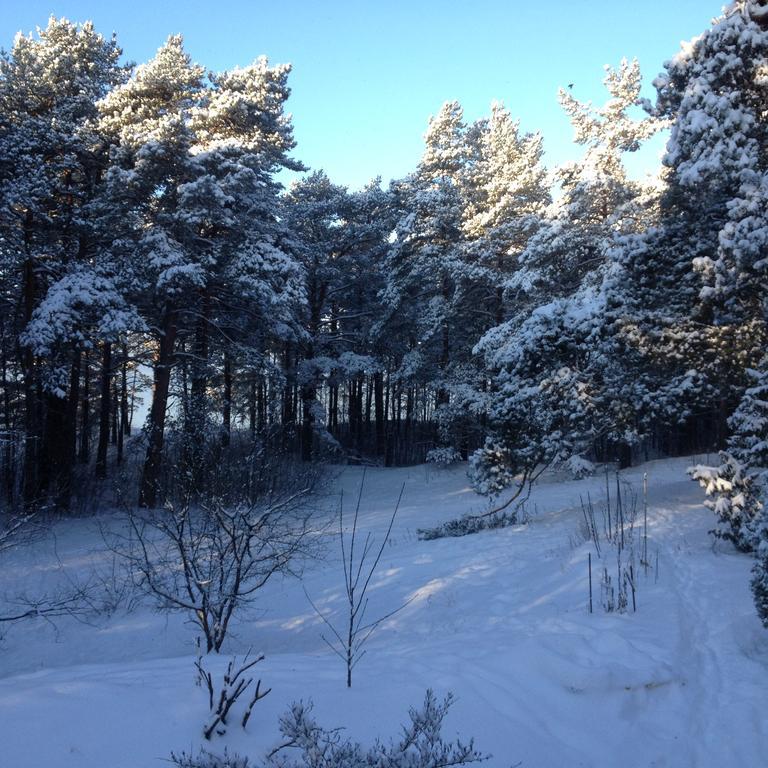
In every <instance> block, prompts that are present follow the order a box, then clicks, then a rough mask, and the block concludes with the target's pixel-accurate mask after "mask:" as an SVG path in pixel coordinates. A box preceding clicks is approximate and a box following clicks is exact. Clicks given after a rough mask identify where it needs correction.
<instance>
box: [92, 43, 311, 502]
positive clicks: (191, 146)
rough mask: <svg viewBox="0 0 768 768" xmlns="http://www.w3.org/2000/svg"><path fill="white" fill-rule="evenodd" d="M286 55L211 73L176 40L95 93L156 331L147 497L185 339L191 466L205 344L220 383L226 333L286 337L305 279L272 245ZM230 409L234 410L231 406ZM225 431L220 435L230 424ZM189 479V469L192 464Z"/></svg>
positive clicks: (204, 440) (125, 243) (201, 430)
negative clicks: (281, 62) (254, 326)
mask: <svg viewBox="0 0 768 768" xmlns="http://www.w3.org/2000/svg"><path fill="white" fill-rule="evenodd" d="M289 71H290V67H288V66H278V67H270V66H269V65H268V63H267V61H266V59H263V58H262V59H258V60H257V61H256V62H255V63H254V64H252V65H250V66H249V67H245V68H243V69H235V70H233V71H231V72H225V73H222V74H214V75H211V76H210V82H209V84H206V83H205V82H204V79H203V76H204V69H203V68H202V67H200V66H198V65H196V64H193V63H192V61H191V59H190V57H189V56H188V54H187V53H186V52H185V51H184V48H183V42H182V40H181V38H180V37H178V36H176V37H171V38H169V39H168V41H167V43H166V44H165V45H164V46H163V47H162V48H160V50H159V51H158V53H157V55H156V56H155V58H154V59H153V60H152V61H150V62H149V63H147V64H145V65H142V66H140V67H138V68H137V70H136V72H135V74H134V76H133V77H132V78H131V80H130V81H128V82H127V83H126V84H125V85H123V86H121V87H120V88H117V89H115V90H114V91H113V92H112V93H110V94H109V96H108V97H107V98H106V99H104V101H103V102H102V103H101V105H100V107H101V125H102V127H103V130H104V131H106V132H107V133H108V134H109V135H110V136H114V139H115V141H116V143H117V144H118V145H119V146H118V149H117V150H116V151H115V152H114V153H113V164H112V167H111V168H110V171H109V174H108V176H107V179H106V181H107V184H108V185H109V188H110V190H111V195H112V197H111V200H112V201H113V202H114V205H115V207H114V209H113V210H119V211H121V221H114V219H112V218H111V216H110V214H109V213H106V214H105V225H106V222H107V221H109V222H110V223H111V224H113V226H114V227H115V231H116V232H118V233H120V236H119V237H118V238H116V240H117V242H116V245H115V247H116V248H117V249H120V250H122V251H123V252H124V254H125V256H126V258H131V259H133V260H134V263H135V265H136V271H135V286H136V297H137V301H139V302H140V311H141V313H142V315H143V316H144V317H145V319H146V322H147V326H148V327H150V328H152V329H154V335H155V344H156V348H157V354H156V355H155V357H154V363H153V369H154V379H155V382H154V384H155V386H154V390H153V401H152V409H151V411H150V416H149V422H148V441H149V442H148V447H147V457H146V462H145V466H144V474H143V480H142V487H141V502H142V503H143V504H145V505H147V506H152V505H154V504H155V502H156V500H157V491H158V487H157V486H158V481H159V477H160V466H161V458H162V452H163V435H164V429H165V419H166V413H167V410H168V409H167V405H168V396H169V389H170V382H171V374H172V370H173V368H174V366H175V365H176V363H177V362H178V360H177V350H178V349H179V348H180V347H181V346H183V347H184V350H185V352H186V353H187V356H185V359H191V362H190V363H189V365H188V366H187V368H186V372H187V374H188V381H189V385H188V388H186V387H185V388H184V390H183V391H184V397H183V398H182V411H183V412H182V414H181V415H182V417H183V421H184V428H185V433H186V435H187V440H186V447H185V449H184V458H185V459H186V461H187V462H188V463H190V462H191V464H193V465H195V466H198V467H199V466H200V465H201V458H202V454H201V451H202V450H203V449H204V447H205V446H206V445H207V444H208V435H207V429H206V427H207V423H208V417H209V414H210V412H211V404H210V402H209V400H208V394H207V390H208V387H207V384H208V382H209V380H210V378H211V376H212V357H213V351H214V348H215V347H217V348H218V349H220V350H222V354H223V355H224V358H225V360H224V367H225V368H226V369H227V371H228V374H227V377H226V378H227V379H228V385H227V386H225V389H228V390H230V392H229V394H228V396H227V397H225V403H224V407H225V408H231V384H232V378H231V377H232V375H233V374H232V372H233V366H234V364H235V361H234V359H233V358H236V357H237V354H238V352H239V350H238V346H237V344H235V345H234V346H232V345H231V341H232V339H231V338H230V336H229V335H228V333H227V331H228V330H230V329H235V330H237V332H238V335H239V336H240V338H241V339H242V338H246V337H247V334H245V335H243V329H242V327H241V322H240V321H241V320H242V317H243V315H244V314H245V315H246V316H247V317H249V318H250V322H251V323H261V324H262V325H263V327H262V328H261V330H260V333H259V334H257V335H256V336H253V335H252V336H250V337H249V338H251V339H255V338H256V339H259V340H260V343H264V338H265V336H269V335H270V334H272V333H278V334H284V333H286V332H287V329H288V327H289V321H290V318H291V316H292V309H293V306H294V305H295V302H296V301H298V300H301V298H302V296H303V293H302V290H303V289H302V285H301V279H300V273H299V270H298V266H297V265H296V263H295V261H294V260H293V259H292V258H290V257H289V256H288V255H287V254H286V253H285V252H284V251H283V250H281V248H280V239H281V237H283V236H284V231H283V228H282V227H281V225H280V222H279V218H278V210H279V205H278V199H277V195H278V192H279V189H280V186H279V184H277V183H276V182H275V181H274V179H273V175H274V173H275V172H276V171H277V170H278V169H279V168H281V167H292V168H296V169H300V168H301V166H300V165H299V164H298V163H296V162H295V161H292V160H291V159H290V158H289V156H288V153H289V152H290V150H291V149H292V148H293V146H294V142H293V137H292V131H291V125H290V120H289V119H288V118H287V117H286V116H285V115H284V114H283V106H284V103H285V100H286V99H287V98H288V94H289V90H288V87H287V78H288V74H289ZM230 414H231V411H230ZM224 422H225V434H226V426H227V425H226V422H227V419H224ZM190 476H194V473H193V474H192V475H190Z"/></svg>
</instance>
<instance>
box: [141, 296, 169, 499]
mask: <svg viewBox="0 0 768 768" xmlns="http://www.w3.org/2000/svg"><path fill="white" fill-rule="evenodd" d="M176 330H177V329H176V312H175V311H174V310H172V309H168V310H166V313H165V317H164V319H163V323H162V331H161V336H160V342H159V345H158V354H157V361H156V362H155V370H154V390H153V392H152V407H151V409H150V412H149V419H148V422H147V429H148V433H149V442H148V445H147V456H146V459H145V461H144V470H143V473H142V477H141V487H140V490H139V506H141V507H154V506H156V505H157V496H158V490H159V488H158V483H159V481H160V472H161V469H162V459H163V437H164V432H165V415H166V411H167V409H168V392H169V390H170V384H171V369H172V367H173V363H174V348H175V346H176Z"/></svg>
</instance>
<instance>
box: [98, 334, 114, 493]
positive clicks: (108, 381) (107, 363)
mask: <svg viewBox="0 0 768 768" xmlns="http://www.w3.org/2000/svg"><path fill="white" fill-rule="evenodd" d="M100 389H101V392H100V398H99V442H98V445H97V446H96V477H98V478H99V479H101V480H103V479H104V478H105V477H106V476H107V449H108V448H109V427H110V414H111V404H112V344H111V343H110V342H105V343H104V346H103V347H102V356H101V387H100Z"/></svg>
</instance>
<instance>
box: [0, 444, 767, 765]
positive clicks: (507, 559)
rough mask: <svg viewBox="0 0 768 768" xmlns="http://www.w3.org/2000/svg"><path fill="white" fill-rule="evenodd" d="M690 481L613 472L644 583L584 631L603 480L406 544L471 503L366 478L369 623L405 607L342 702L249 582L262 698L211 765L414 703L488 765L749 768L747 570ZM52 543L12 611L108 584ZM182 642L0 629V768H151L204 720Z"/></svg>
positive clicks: (429, 473)
mask: <svg viewBox="0 0 768 768" xmlns="http://www.w3.org/2000/svg"><path fill="white" fill-rule="evenodd" d="M690 463H693V461H692V460H691V459H688V460H684V459H681V460H674V461H664V462H653V463H650V464H647V465H645V466H644V467H639V468H634V469H632V470H629V471H627V472H625V473H623V476H624V479H625V480H627V481H629V482H630V483H632V484H633V485H634V486H635V487H636V488H637V489H638V490H639V489H640V488H641V483H642V474H643V472H644V471H647V472H648V475H649V485H650V494H649V499H650V508H649V535H650V544H649V550H650V552H651V553H652V558H653V559H654V560H655V557H656V552H658V563H659V565H658V579H657V578H656V574H655V573H654V570H655V569H653V570H652V571H651V572H649V574H648V576H647V577H646V576H645V575H642V576H641V577H640V579H639V588H638V610H637V613H634V614H633V613H631V612H629V613H626V614H617V613H612V614H608V613H605V612H604V611H603V609H602V608H601V607H600V605H599V596H598V595H599V590H598V588H597V585H596V588H595V593H596V595H595V613H594V614H592V615H590V614H589V613H588V612H587V591H588V590H587V553H588V552H590V551H592V552H593V557H594V549H593V547H592V545H591V544H590V543H588V542H582V540H581V537H580V535H579V530H580V528H581V520H582V513H581V510H580V508H579V495H580V494H585V493H586V491H587V490H589V491H590V492H591V494H592V496H593V498H596V499H600V498H602V497H603V495H604V482H605V481H604V478H602V477H597V478H592V479H587V480H582V481H572V480H571V481H565V480H562V479H555V478H550V479H549V480H545V481H544V482H542V483H540V484H539V485H538V486H537V487H536V489H535V490H534V493H533V496H532V498H531V501H530V504H529V508H531V509H534V508H535V509H536V514H535V515H534V516H533V517H532V519H531V521H530V523H529V524H528V525H526V526H520V527H516V528H507V529H504V530H501V531H495V532H485V533H481V534H477V535H473V536H468V537H464V538H460V539H442V540H438V541H429V542H425V541H420V540H419V539H418V538H417V536H416V529H417V528H419V527H424V526H428V525H434V524H436V523H438V522H440V521H443V520H447V519H449V518H451V517H455V516H457V515H460V514H462V513H463V512H466V511H469V510H471V509H475V510H478V509H479V508H480V507H481V506H482V505H481V502H480V500H479V499H478V497H476V496H475V495H474V494H473V493H472V492H471V491H470V490H469V488H468V487H467V482H466V478H465V476H464V470H463V468H457V469H452V470H443V471H439V470H435V469H427V468H425V467H417V468H411V469H394V470H393V469H386V470H385V469H381V470H368V473H367V479H366V486H365V494H364V499H363V509H362V518H361V529H362V530H363V531H367V530H373V531H375V532H377V533H378V534H379V535H382V532H383V530H384V529H385V527H386V523H387V521H388V516H389V514H390V513H391V510H392V507H393V505H394V501H395V499H396V497H397V494H398V492H399V489H400V486H401V484H402V483H405V495H404V499H403V504H402V506H401V511H400V514H399V517H398V519H397V521H396V523H395V527H394V530H393V535H392V540H391V543H390V544H389V545H388V546H387V548H386V550H385V553H384V557H383V559H382V562H381V564H380V567H379V570H378V575H377V577H376V578H375V580H374V583H373V585H372V590H371V603H372V606H371V609H370V610H371V612H372V614H375V613H376V611H379V612H380V613H382V614H383V613H386V612H387V611H389V610H391V609H392V608H394V607H396V606H397V605H399V604H400V603H402V602H403V600H404V599H407V598H413V599H412V601H411V602H410V604H409V605H408V606H407V607H406V608H405V609H404V610H403V611H401V612H400V613H398V614H397V615H396V616H394V617H393V618H392V619H390V620H388V621H387V622H386V623H385V625H384V626H383V627H382V628H381V629H380V630H379V632H378V634H376V635H375V636H374V637H373V638H372V640H371V642H370V644H369V651H368V654H367V655H366V656H365V657H364V658H363V659H362V661H361V662H360V664H359V666H358V667H357V669H356V670H355V678H354V684H353V688H352V689H351V690H347V689H346V687H345V682H344V671H343V668H342V665H341V662H340V661H339V659H338V658H337V657H335V656H334V655H333V654H332V653H331V652H330V651H329V650H328V648H327V647H326V645H325V644H324V642H323V641H322V639H321V634H322V632H323V627H322V624H321V622H320V620H319V619H318V617H317V616H316V614H315V613H314V611H313V610H312V608H311V607H310V606H309V604H308V602H307V598H306V597H305V595H304V592H303V590H302V586H301V584H300V583H298V582H297V581H296V580H288V579H286V580H282V581H279V580H276V581H274V582H272V583H270V584H268V586H267V587H266V588H265V589H264V591H263V596H262V599H261V600H260V606H259V607H260V610H259V611H258V613H256V614H254V615H251V616H249V617H246V619H245V620H243V621H241V622H240V623H239V624H238V625H237V626H236V627H235V629H234V633H233V636H232V637H231V638H230V641H229V643H228V647H227V648H226V650H227V652H229V653H232V652H243V651H244V650H246V649H247V648H248V647H249V646H253V647H254V648H255V649H256V648H258V649H261V650H263V651H264V652H265V653H266V655H267V658H266V661H265V662H263V663H262V664H261V665H260V672H261V676H262V678H263V680H264V683H265V684H266V685H268V686H271V687H272V689H273V690H272V693H270V694H269V696H267V698H266V699H264V700H263V701H261V702H259V703H258V704H257V706H256V709H255V711H254V715H253V717H252V719H251V721H250V723H249V725H248V729H247V732H243V731H241V730H240V729H239V727H234V726H233V727H231V728H230V732H229V734H228V735H227V736H226V737H225V739H220V740H219V742H217V743H215V744H214V747H215V748H217V749H221V748H223V746H224V745H225V744H226V745H228V746H229V748H230V749H231V750H235V751H240V752H242V753H247V754H249V755H252V756H254V757H258V756H259V755H261V754H263V753H264V751H265V750H266V749H267V748H268V747H270V746H271V745H274V744H275V742H276V740H277V738H278V733H277V719H278V716H279V715H280V714H281V713H282V712H283V711H284V710H285V709H286V708H287V706H288V704H289V703H290V702H291V701H294V700H297V699H304V700H307V699H312V700H313V701H314V704H315V714H316V716H317V718H318V720H319V721H320V722H321V724H323V725H326V726H329V727H330V726H344V727H346V728H347V730H348V733H349V734H350V735H351V736H354V737H355V738H359V739H360V740H362V741H365V742H370V741H372V740H373V738H374V737H375V736H382V737H385V738H388V737H389V736H390V735H395V734H396V732H397V731H398V728H399V724H400V723H401V722H403V721H404V720H405V719H406V717H407V709H408V706H410V705H418V704H420V703H421V701H422V699H423V695H424V691H425V689H426V688H427V687H432V688H434V689H435V691H436V692H437V693H438V694H443V693H445V692H447V691H449V690H450V691H453V692H454V693H455V694H456V696H457V702H456V704H455V705H454V707H453V709H452V710H451V714H450V715H449V718H448V721H447V724H446V725H447V727H446V735H447V736H450V737H454V736H456V735H457V734H459V735H461V736H463V737H469V736H474V737H475V739H476V744H477V746H478V748H480V749H481V750H482V751H485V752H490V753H492V754H493V758H492V760H490V761H489V762H488V763H486V765H488V766H489V767H490V766H494V767H496V766H499V767H501V766H510V765H513V764H517V763H520V764H521V765H522V766H524V768H528V767H531V768H534V767H537V768H565V767H566V766H568V767H571V766H595V767H598V766H599V767H603V766H604V767H605V768H614V767H615V766H619V765H620V766H623V767H624V768H631V767H633V766H637V767H639V766H671V767H672V766H673V767H674V768H685V767H686V766H691V768H693V767H695V768H707V767H708V766H712V767H713V768H714V767H715V766H717V768H723V766H740V767H741V766H743V767H745V768H751V767H752V766H755V767H757V766H761V765H765V764H766V760H768V757H767V756H768V719H766V716H765V711H766V701H767V700H768V699H766V695H767V692H768V632H766V631H765V630H763V629H762V628H761V626H760V624H759V622H758V619H757V618H756V616H755V612H754V608H753V606H752V602H751V597H750V593H749V586H748V581H749V568H750V560H749V558H747V557H745V556H743V555H737V554H735V553H733V552H732V551H731V550H730V549H729V548H728V547H727V546H725V545H717V546H714V547H713V543H712V539H711V537H710V536H709V535H708V534H707V531H708V529H709V528H710V527H711V526H712V518H711V513H710V512H709V511H707V510H706V509H704V508H703V506H702V505H701V492H700V490H699V489H698V487H697V486H696V485H695V484H694V483H693V482H691V481H690V480H688V479H687V478H686V476H685V467H686V466H688V465H689V464H690ZM360 477H361V470H359V469H356V468H350V469H346V470H345V471H344V472H343V474H342V475H341V477H340V480H339V483H340V484H342V485H343V486H344V487H345V488H346V489H347V491H348V496H350V495H351V494H352V493H353V492H354V490H355V489H356V488H357V486H358V485H359V481H360ZM107 521H108V518H107ZM102 522H104V518H102ZM54 533H55V537H54V536H48V537H47V538H46V539H45V540H43V541H39V542H37V543H35V544H34V545H33V547H32V548H31V549H27V550H24V551H16V552H12V553H10V554H8V555H6V556H5V558H4V560H3V562H0V585H3V586H2V587H0V589H5V590H7V591H13V590H14V589H15V588H16V585H18V584H20V583H23V584H24V585H25V586H26V588H27V589H28V590H29V591H30V592H32V591H34V590H35V589H39V588H40V587H39V585H40V584H44V583H50V580H51V579H60V578H64V577H69V578H76V577H77V574H78V573H80V574H84V573H88V572H89V571H90V570H91V569H92V568H93V567H94V564H95V566H96V567H97V568H101V569H102V570H104V571H105V572H106V570H107V567H108V558H106V556H105V555H104V554H103V552H102V553H100V552H99V546H100V541H101V539H100V536H99V534H98V529H97V525H96V521H95V520H92V519H91V520H74V521H67V522H64V523H61V524H59V525H57V526H56V527H55V529H54ZM329 544H330V545H331V546H330V549H329V551H328V553H327V556H326V558H325V559H324V560H323V561H318V562H314V563H311V564H309V565H308V566H307V569H306V572H305V578H304V584H305V586H306V589H307V591H308V593H309V594H310V595H311V596H312V598H313V600H315V602H316V603H317V604H318V606H320V607H321V608H322V609H323V610H327V611H328V613H329V616H330V615H333V613H334V611H340V610H341V605H342V603H341V601H342V597H343V595H342V589H343V587H342V585H343V581H342V578H343V577H342V573H341V567H340V563H339V558H338V551H337V543H334V542H329ZM606 558H607V560H608V562H609V563H611V564H612V563H613V560H612V559H611V558H609V557H607V556H606ZM596 565H597V564H596ZM194 637H195V632H194V629H193V628H192V627H191V626H190V625H189V624H188V623H185V620H184V617H183V616H181V615H171V616H167V615H164V614H159V613H156V612H153V611H151V610H148V609H147V608H143V607H140V606H139V607H134V608H133V610H131V611H130V612H126V611H125V610H122V609H120V610H118V611H117V612H116V613H114V614H113V615H112V616H110V617H108V618H106V617H105V618H101V619H99V620H98V621H94V622H91V623H89V624H82V623H78V622H75V621H72V620H69V619H67V620H64V619H60V620H57V621H56V624H55V625H51V624H48V623H45V622H42V621H27V622H24V623H19V624H17V625H14V626H13V627H12V628H11V629H10V630H9V631H8V632H7V634H6V636H5V638H4V639H3V640H2V645H1V646H0V745H2V746H1V747H0V749H1V750H2V751H1V752H0V755H1V756H0V765H2V766H4V767H6V766H7V768H43V767H45V768H69V767H70V766H72V767H74V766H77V768H145V767H146V768H149V767H151V766H162V765H165V764H167V763H163V762H162V761H163V759H164V758H167V757H168V755H169V753H170V751H171V750H175V751H177V752H178V751H180V750H184V749H186V750H187V751H189V750H190V748H192V747H195V748H196V745H198V744H199V743H200V742H201V737H200V728H201V725H202V722H203V719H204V716H205V710H206V701H205V694H204V693H203V692H202V690H200V689H199V688H197V687H196V686H195V682H194V680H195V675H194V669H193V661H194V658H195V650H194V645H193V640H194ZM225 660H226V659H221V665H222V666H223V663H224V662H225Z"/></svg>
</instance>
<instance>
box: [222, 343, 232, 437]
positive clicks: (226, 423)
mask: <svg viewBox="0 0 768 768" xmlns="http://www.w3.org/2000/svg"><path fill="white" fill-rule="evenodd" d="M232 378H233V377H232V358H231V357H230V356H229V352H225V353H224V403H223V407H222V416H221V420H222V432H221V445H222V446H223V447H224V448H226V447H227V446H229V443H230V440H231V437H232Z"/></svg>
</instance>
